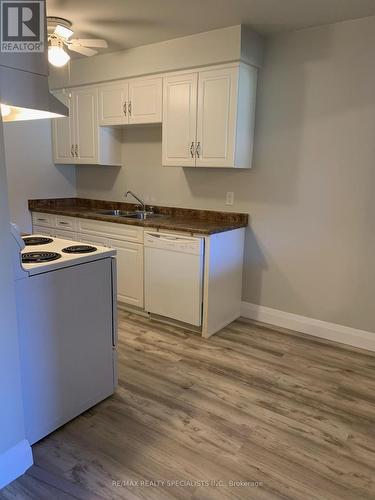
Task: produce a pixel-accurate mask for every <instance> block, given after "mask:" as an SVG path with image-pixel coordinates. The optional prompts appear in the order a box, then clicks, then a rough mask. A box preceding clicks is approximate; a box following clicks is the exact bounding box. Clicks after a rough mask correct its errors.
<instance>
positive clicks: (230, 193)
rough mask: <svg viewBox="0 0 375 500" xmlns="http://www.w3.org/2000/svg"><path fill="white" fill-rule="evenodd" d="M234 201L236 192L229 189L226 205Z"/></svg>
mask: <svg viewBox="0 0 375 500" xmlns="http://www.w3.org/2000/svg"><path fill="white" fill-rule="evenodd" d="M233 203H234V193H233V191H227V193H226V195H225V204H226V205H233Z"/></svg>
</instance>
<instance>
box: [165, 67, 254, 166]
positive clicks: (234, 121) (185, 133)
mask: <svg viewBox="0 0 375 500" xmlns="http://www.w3.org/2000/svg"><path fill="white" fill-rule="evenodd" d="M256 82H257V70H256V68H254V67H252V66H248V65H245V64H236V65H225V66H222V67H216V68H212V69H211V68H208V69H207V70H201V71H199V72H198V73H196V72H194V73H190V74H180V75H175V76H167V77H165V79H164V106H163V165H165V166H168V165H175V166H195V167H232V168H233V167H239V168H250V167H251V162H252V151H253V134H254V116H255V98H256ZM179 85H181V86H179Z"/></svg>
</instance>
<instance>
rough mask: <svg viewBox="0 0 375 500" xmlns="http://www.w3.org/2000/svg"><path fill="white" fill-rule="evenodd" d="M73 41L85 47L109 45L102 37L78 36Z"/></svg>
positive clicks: (103, 47) (105, 46)
mask: <svg viewBox="0 0 375 500" xmlns="http://www.w3.org/2000/svg"><path fill="white" fill-rule="evenodd" d="M72 42H73V43H75V42H77V43H79V45H83V46H84V47H98V48H101V49H106V48H107V47H108V43H107V42H106V41H105V40H102V39H100V38H77V39H74V40H72Z"/></svg>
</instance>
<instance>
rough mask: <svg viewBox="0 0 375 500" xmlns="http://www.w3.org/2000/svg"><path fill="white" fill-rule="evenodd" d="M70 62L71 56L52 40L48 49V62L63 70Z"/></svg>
mask: <svg viewBox="0 0 375 500" xmlns="http://www.w3.org/2000/svg"><path fill="white" fill-rule="evenodd" d="M69 60H70V55H69V54H68V53H67V52H66V51H65V50H64V49H63V47H62V45H61V44H60V43H58V42H57V43H56V42H55V41H54V40H51V45H50V46H49V47H48V61H49V62H50V63H51V64H52V66H56V67H57V68H61V67H62V66H65V64H66V63H67V62H68V61H69Z"/></svg>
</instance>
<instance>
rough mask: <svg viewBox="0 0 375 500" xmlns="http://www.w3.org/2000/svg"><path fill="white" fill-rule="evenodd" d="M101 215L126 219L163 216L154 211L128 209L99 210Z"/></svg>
mask: <svg viewBox="0 0 375 500" xmlns="http://www.w3.org/2000/svg"><path fill="white" fill-rule="evenodd" d="M98 213H99V214H100V215H108V216H110V217H124V218H125V219H141V220H142V219H149V218H151V217H163V216H162V215H161V214H154V212H135V211H127V210H99V211H98Z"/></svg>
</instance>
